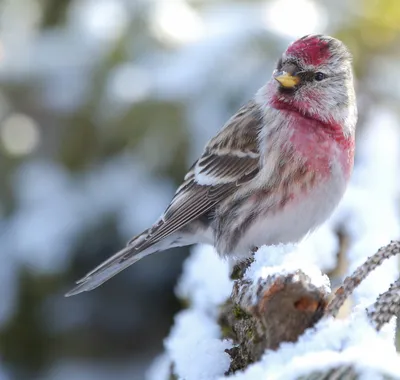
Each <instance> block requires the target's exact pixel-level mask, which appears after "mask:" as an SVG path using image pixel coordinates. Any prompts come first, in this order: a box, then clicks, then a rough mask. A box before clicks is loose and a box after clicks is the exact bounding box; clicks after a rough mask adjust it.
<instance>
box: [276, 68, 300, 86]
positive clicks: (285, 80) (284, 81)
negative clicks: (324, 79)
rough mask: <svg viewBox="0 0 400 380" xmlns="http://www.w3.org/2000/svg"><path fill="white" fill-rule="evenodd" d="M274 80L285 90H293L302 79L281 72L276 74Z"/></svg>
mask: <svg viewBox="0 0 400 380" xmlns="http://www.w3.org/2000/svg"><path fill="white" fill-rule="evenodd" d="M274 78H275V79H276V80H277V81H278V82H279V84H280V85H281V86H282V87H284V88H293V87H295V86H297V85H298V84H299V83H300V78H299V77H298V76H295V75H291V74H289V73H287V72H286V71H280V72H277V73H276V74H274Z"/></svg>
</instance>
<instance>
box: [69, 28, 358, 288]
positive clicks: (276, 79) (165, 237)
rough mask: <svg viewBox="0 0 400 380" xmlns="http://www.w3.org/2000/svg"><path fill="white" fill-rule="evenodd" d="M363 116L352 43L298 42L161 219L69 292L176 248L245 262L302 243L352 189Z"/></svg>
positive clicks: (212, 144)
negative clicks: (201, 249) (198, 246)
mask: <svg viewBox="0 0 400 380" xmlns="http://www.w3.org/2000/svg"><path fill="white" fill-rule="evenodd" d="M356 121H357V108H356V99H355V93H354V88H353V76H352V68H351V55H350V53H349V52H348V50H347V48H346V47H345V46H344V45H343V43H342V42H340V41H338V40H337V39H334V38H332V37H328V36H322V35H309V36H305V37H303V38H300V39H299V40H297V41H295V42H294V43H292V44H291V45H289V47H288V48H287V50H286V51H285V52H284V53H283V55H282V57H281V59H280V60H279V61H278V63H277V66H276V69H275V70H274V72H273V74H272V78H271V80H270V81H269V82H268V83H267V84H266V85H264V86H263V87H261V89H260V90H259V91H258V92H257V94H256V95H255V96H254V98H253V99H252V100H251V101H250V102H249V103H248V104H246V105H245V106H244V107H242V108H241V109H240V110H239V111H238V113H236V115H234V116H233V117H232V118H231V119H230V120H228V122H227V123H226V124H225V126H224V127H223V128H222V129H221V131H220V132H219V133H218V134H217V135H216V136H215V137H214V138H212V139H211V140H210V141H209V142H208V144H207V145H206V147H205V149H204V152H203V154H202V155H201V157H200V158H199V159H198V160H197V161H196V162H195V164H194V165H193V166H192V168H191V169H190V171H189V172H188V174H187V175H186V176H185V179H184V182H183V184H182V185H181V186H180V187H179V188H178V190H177V191H176V194H175V196H174V198H173V199H172V202H171V203H170V205H169V206H168V207H167V209H166V210H165V212H164V214H163V215H162V216H161V217H160V219H159V220H158V221H157V222H156V223H155V224H154V225H153V226H152V227H150V228H149V229H147V230H146V231H144V232H143V233H141V234H140V235H138V236H136V237H135V238H133V239H132V240H131V241H129V243H128V245H127V246H126V247H125V248H124V249H122V250H121V251H120V252H118V253H116V254H115V255H114V256H112V257H111V258H109V259H108V260H107V261H105V262H104V263H102V264H101V265H100V266H98V267H97V268H95V269H94V270H92V271H91V272H90V273H88V274H87V275H86V276H85V277H84V278H82V279H81V280H79V281H78V282H77V284H78V286H77V287H76V288H75V289H73V290H72V291H70V292H69V293H68V294H67V296H71V295H74V294H78V293H81V292H83V291H88V290H92V289H94V288H96V287H98V286H99V285H101V284H102V283H103V282H105V281H107V280H108V279H110V278H111V277H113V276H114V275H116V274H117V273H119V272H120V271H122V270H123V269H125V268H127V267H128V266H130V265H131V264H133V263H135V262H136V261H138V260H140V259H142V258H143V257H145V256H147V255H150V254H152V253H154V252H158V251H162V250H165V249H168V248H171V247H179V246H184V245H189V244H195V243H207V244H212V245H214V246H215V248H216V250H217V252H218V253H219V254H220V255H221V256H229V257H231V258H235V259H237V260H238V261H240V260H244V259H246V258H248V257H249V256H250V255H251V252H252V251H254V249H255V248H256V247H259V246H261V245H264V244H267V245H272V244H278V243H289V242H296V241H298V240H300V239H301V238H302V237H303V236H305V235H306V234H307V233H308V232H309V231H311V230H313V229H315V228H316V227H317V226H318V225H320V224H321V223H322V222H324V221H325V220H326V219H327V218H328V217H329V216H330V214H331V213H332V211H333V210H334V208H335V207H336V205H337V204H338V203H339V201H340V199H341V197H342V195H343V193H344V191H345V189H346V185H347V183H348V180H349V177H350V174H351V171H352V168H353V159H354V134H355V127H356Z"/></svg>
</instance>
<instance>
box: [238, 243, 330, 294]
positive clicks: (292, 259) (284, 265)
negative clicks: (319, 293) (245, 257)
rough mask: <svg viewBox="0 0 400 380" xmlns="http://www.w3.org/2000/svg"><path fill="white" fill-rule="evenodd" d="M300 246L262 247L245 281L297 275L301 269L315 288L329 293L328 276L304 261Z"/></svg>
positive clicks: (246, 274)
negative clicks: (321, 288)
mask: <svg viewBox="0 0 400 380" xmlns="http://www.w3.org/2000/svg"><path fill="white" fill-rule="evenodd" d="M300 245H301V244H300ZM300 245H298V246H296V245H292V244H287V245H284V244H280V245H276V246H263V247H261V248H260V249H259V250H258V251H257V252H256V254H255V256H254V258H255V260H254V262H253V263H252V264H251V266H250V267H249V268H248V270H247V271H246V273H245V279H248V280H251V281H252V282H254V283H256V282H257V280H258V279H259V278H263V279H265V278H267V277H268V276H272V275H275V274H282V275H285V274H289V273H295V272H296V271H297V270H299V269H301V270H302V271H303V272H304V274H306V275H307V276H309V277H310V279H311V282H312V283H313V284H314V285H315V286H317V287H324V288H326V290H327V291H328V290H329V289H330V285H329V278H328V276H326V275H323V274H322V273H321V271H320V269H318V268H317V267H316V266H315V265H314V264H310V263H308V262H307V261H306V260H304V258H303V257H302V256H301V254H300V252H299V251H298V247H299V246H300Z"/></svg>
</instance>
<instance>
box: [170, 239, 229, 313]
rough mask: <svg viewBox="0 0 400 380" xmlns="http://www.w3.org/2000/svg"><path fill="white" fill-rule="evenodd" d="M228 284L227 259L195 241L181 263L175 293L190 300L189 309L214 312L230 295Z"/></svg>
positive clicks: (209, 247) (211, 248)
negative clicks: (196, 243) (190, 253)
mask: <svg viewBox="0 0 400 380" xmlns="http://www.w3.org/2000/svg"><path fill="white" fill-rule="evenodd" d="M232 284H233V282H232V280H231V279H230V278H229V266H228V263H227V261H225V260H223V259H221V258H219V256H218V255H217V253H216V252H215V249H214V248H213V247H211V246H207V245H204V246H201V245H199V246H196V247H194V248H193V252H192V255H191V256H190V257H189V258H188V260H187V261H186V262H185V264H184V266H183V276H182V279H181V280H180V282H179V284H178V286H177V288H176V293H177V295H178V297H179V298H181V299H186V300H190V302H191V307H192V308H193V309H199V310H204V311H207V312H209V313H214V312H216V311H217V306H218V305H220V304H221V303H223V302H224V301H225V300H226V299H227V298H228V297H229V296H230V294H231V291H232Z"/></svg>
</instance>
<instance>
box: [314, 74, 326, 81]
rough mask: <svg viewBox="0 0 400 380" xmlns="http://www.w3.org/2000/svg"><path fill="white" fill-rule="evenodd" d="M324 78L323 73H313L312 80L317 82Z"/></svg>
mask: <svg viewBox="0 0 400 380" xmlns="http://www.w3.org/2000/svg"><path fill="white" fill-rule="evenodd" d="M325 78H326V75H325V74H324V73H321V72H318V73H315V76H314V79H315V80H317V81H318V82H319V81H321V80H323V79H325Z"/></svg>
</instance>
